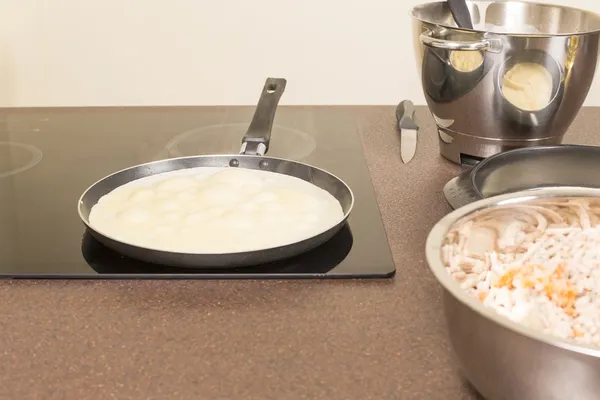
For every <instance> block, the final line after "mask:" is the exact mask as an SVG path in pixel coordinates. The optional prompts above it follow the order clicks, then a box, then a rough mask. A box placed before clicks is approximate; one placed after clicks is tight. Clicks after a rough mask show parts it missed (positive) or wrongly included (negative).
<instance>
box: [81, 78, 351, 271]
mask: <svg viewBox="0 0 600 400" xmlns="http://www.w3.org/2000/svg"><path fill="white" fill-rule="evenodd" d="M285 86H286V80H285V79H278V78H268V79H267V81H266V82H265V86H264V88H263V90H262V93H261V96H260V99H259V101H258V105H257V107H256V110H255V112H254V117H253V118H252V122H251V123H250V126H249V127H248V131H247V132H246V134H245V135H244V137H243V139H242V147H241V150H240V154H228V155H203V156H192V157H179V158H172V159H167V160H160V161H154V162H150V163H146V164H141V165H137V166H134V167H130V168H127V169H124V170H121V171H119V172H115V173H114V174H112V175H109V176H107V177H105V178H102V179H100V180H99V181H98V182H96V183H94V184H93V185H92V186H90V187H89V188H88V189H87V190H86V191H85V192H84V193H83V195H82V196H81V198H80V199H79V202H78V205H77V208H78V212H79V216H80V218H81V220H82V221H83V223H84V224H85V225H86V227H87V229H88V231H89V232H90V234H91V235H92V236H93V237H94V238H95V239H96V240H98V241H99V242H100V243H102V244H104V245H105V246H106V247H108V248H110V249H112V250H115V251H117V252H118V253H120V254H122V255H125V256H128V257H130V258H134V259H137V260H141V261H145V262H150V263H154V264H162V265H168V266H173V267H184V268H200V267H211V268H235V267H241V266H251V265H257V264H265V263H270V262H274V261H278V260H282V259H285V258H289V257H293V256H296V255H299V254H301V253H304V252H306V251H309V250H311V249H314V248H315V247H317V246H319V245H321V244H323V243H325V242H327V241H328V240H329V239H331V238H332V237H333V236H334V235H335V234H336V233H337V232H338V231H339V230H340V229H341V228H342V227H343V226H344V224H345V223H346V220H347V219H348V216H349V215H350V212H351V211H352V206H353V205H354V194H353V193H352V190H351V189H350V187H349V186H348V185H347V184H346V183H345V182H344V181H343V180H341V179H340V178H338V177H337V176H335V175H333V174H331V173H329V172H327V171H325V170H322V169H320V168H317V167H313V166H311V165H308V164H304V163H300V162H297V161H292V160H286V159H281V158H274V157H265V154H266V152H267V151H268V149H269V141H270V139H271V129H272V127H273V121H274V119H275V112H276V110H277V104H278V103H279V99H280V98H281V95H282V94H283V91H284V90H285ZM282 140H285V139H284V138H282ZM198 167H212V168H215V167H220V168H245V169H252V170H262V171H270V172H274V173H277V174H283V175H289V176H293V177H296V178H300V179H302V180H305V181H307V182H309V183H311V184H313V185H315V186H317V187H319V188H321V189H323V190H325V191H327V192H329V193H330V194H331V195H332V196H333V197H335V198H336V200H337V201H339V203H340V205H341V207H342V211H343V213H344V216H343V218H342V220H340V221H339V222H338V223H337V224H335V225H334V226H332V227H330V228H328V229H327V230H325V231H324V232H321V233H319V234H317V235H315V236H312V237H308V238H306V239H304V240H301V241H298V242H294V243H290V244H287V245H284V246H278V247H271V248H266V249H260V250H255V251H247V252H239V253H210V254H198V253H179V252H169V251H163V250H155V249H150V248H145V247H140V246H135V245H132V244H129V243H124V242H121V241H119V240H116V239H114V238H112V237H110V236H108V235H104V234H103V233H102V232H99V231H97V230H95V229H94V228H93V227H92V226H91V224H90V221H89V216H90V211H91V210H92V207H93V206H94V205H95V204H96V203H97V202H98V200H99V199H100V198H101V197H102V196H104V195H106V194H108V193H109V192H111V191H112V190H114V189H116V188H118V187H120V186H122V185H125V184H127V183H129V182H132V181H135V180H138V179H141V178H145V177H148V176H153V175H157V174H163V173H166V172H172V171H178V170H183V169H189V168H198Z"/></svg>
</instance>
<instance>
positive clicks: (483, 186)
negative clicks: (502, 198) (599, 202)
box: [470, 145, 600, 198]
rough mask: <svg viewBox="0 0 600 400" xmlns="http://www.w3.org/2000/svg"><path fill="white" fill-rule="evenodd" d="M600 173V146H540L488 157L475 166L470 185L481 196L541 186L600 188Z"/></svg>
mask: <svg viewBox="0 0 600 400" xmlns="http://www.w3.org/2000/svg"><path fill="white" fill-rule="evenodd" d="M599 174H600V147H596V146H581V145H561V146H540V147H530V148H522V149H515V150H510V151H507V152H504V153H499V154H496V155H494V156H492V157H489V158H487V159H485V160H484V161H482V162H481V163H479V164H477V165H476V166H475V167H474V168H473V169H472V170H471V173H470V186H471V187H472V188H473V190H474V191H475V193H476V194H477V195H478V196H479V197H480V198H484V197H491V196H496V195H499V194H505V193H510V192H518V191H522V190H531V189H538V188H540V187H558V186H580V187H591V188H600V180H599V179H598V176H600V175H599Z"/></svg>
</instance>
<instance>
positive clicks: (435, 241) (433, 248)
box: [425, 187, 600, 358]
mask: <svg viewBox="0 0 600 400" xmlns="http://www.w3.org/2000/svg"><path fill="white" fill-rule="evenodd" d="M558 197H600V189H594V188H583V187H569V188H565V187H560V188H556V187H555V188H550V187H548V188H543V189H539V190H536V191H535V192H533V191H521V192H515V193H509V194H504V195H500V196H494V197H490V198H487V199H482V200H479V201H476V202H474V203H471V204H468V205H466V206H464V207H461V208H459V209H458V210H455V211H453V212H451V213H450V214H448V215H446V216H445V217H444V218H442V219H441V220H440V221H439V222H438V223H437V224H436V225H435V226H434V227H433V228H432V230H431V231H430V233H429V235H428V237H427V242H426V250H425V253H426V258H427V263H428V265H429V268H430V270H431V272H432V273H433V274H434V275H435V277H436V279H437V281H438V282H439V283H440V284H441V285H442V287H443V288H444V289H445V290H446V291H447V292H448V293H449V294H450V295H451V296H452V298H453V299H455V300H456V301H458V302H460V303H461V304H462V305H464V306H466V307H468V308H469V309H471V310H472V311H474V312H475V313H477V314H479V315H480V316H482V317H484V318H486V319H488V320H490V321H492V322H493V323H494V324H496V325H499V326H501V327H503V328H505V329H507V330H510V331H512V332H515V333H517V334H519V335H522V336H524V337H527V338H529V339H532V340H535V341H538V342H541V343H544V344H547V345H550V346H553V347H558V348H561V349H564V350H568V351H572V352H577V353H580V354H585V355H588V356H593V357H596V358H600V349H599V348H597V347H593V346H587V345H583V344H579V343H575V342H573V341H570V340H563V339H561V338H557V337H555V336H551V335H548V334H544V333H542V332H539V331H536V330H533V329H530V328H528V327H526V326H523V325H521V324H518V323H516V322H513V321H511V320H509V319H508V318H506V317H503V316H501V315H499V314H497V313H496V312H495V311H493V310H491V309H489V308H487V307H485V306H483V305H482V304H481V303H480V302H479V301H478V300H477V299H474V298H473V297H471V296H470V295H469V294H468V293H467V292H466V291H465V290H463V289H462V288H461V287H460V285H459V284H458V283H457V282H456V281H455V280H454V279H453V278H452V277H451V276H450V274H448V272H447V271H446V269H445V267H444V264H443V261H442V257H441V251H442V243H443V241H444V239H445V237H446V234H447V232H448V231H449V230H450V228H451V227H452V226H453V225H454V224H455V223H456V222H458V221H459V220H461V219H462V218H464V217H466V216H468V215H470V214H472V213H474V212H476V211H479V210H482V209H486V208H490V207H494V206H499V205H506V204H518V203H523V202H527V201H530V200H533V199H538V198H558Z"/></svg>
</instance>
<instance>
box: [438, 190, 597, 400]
mask: <svg viewBox="0 0 600 400" xmlns="http://www.w3.org/2000/svg"><path fill="white" fill-rule="evenodd" d="M548 197H554V198H556V197H600V189H590V188H543V189H539V190H535V191H531V190H528V191H525V192H517V193H511V194H506V195H501V196H496V197H490V198H487V199H483V200H479V201H477V202H475V203H471V204H469V205H467V206H464V207H462V208H459V209H458V210H456V211H454V212H452V213H450V214H448V215H447V216H446V217H444V218H442V219H441V220H440V221H439V222H438V223H437V224H436V225H435V226H434V227H433V229H432V230H431V232H430V233H429V236H428V238H427V244H426V256H427V262H428V263H429V267H430V269H431V271H432V272H433V274H434V275H435V277H436V278H437V280H438V281H439V283H440V284H441V285H442V287H443V289H444V313H445V316H446V325H447V329H448V333H449V337H450V342H451V344H452V347H453V349H454V352H455V353H456V356H457V358H458V361H459V363H460V365H461V367H462V370H463V372H464V374H465V376H466V377H467V379H469V381H470V382H471V383H472V384H473V386H474V387H475V388H476V389H477V390H478V391H479V392H480V393H481V394H482V395H483V396H484V397H485V398H486V399H488V400H538V399H539V400H567V399H568V400H579V399H581V400H591V399H598V398H599V397H600V379H598V377H599V376H600V349H597V348H592V347H587V346H582V345H579V344H575V343H573V342H570V341H566V340H561V339H558V338H556V337H553V336H549V335H546V334H543V333H540V332H538V331H534V330H532V329H529V328H526V327H524V326H522V325H519V324H517V323H514V322H512V321H510V320H509V319H508V318H505V317H502V316H500V315H498V314H496V313H495V312H494V311H493V310H491V309H489V308H487V307H484V306H483V305H482V304H481V303H480V302H479V301H477V300H476V299H474V298H472V297H471V296H470V295H468V294H467V292H466V291H464V290H463V289H462V288H461V287H460V286H459V284H458V283H457V282H456V281H454V279H453V278H452V277H451V276H450V274H449V273H448V272H447V271H446V270H445V268H444V265H443V262H442V257H441V246H442V243H443V241H444V238H445V236H446V233H447V232H448V230H449V229H450V227H451V226H452V225H454V223H455V222H457V221H458V220H460V219H462V218H463V217H465V216H467V215H469V214H471V213H473V212H475V211H478V210H481V209H484V208H488V207H494V206H496V205H501V204H506V203H518V202H525V201H528V200H532V199H535V198H548ZM599 312H600V311H599Z"/></svg>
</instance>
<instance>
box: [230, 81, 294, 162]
mask: <svg viewBox="0 0 600 400" xmlns="http://www.w3.org/2000/svg"><path fill="white" fill-rule="evenodd" d="M285 84H286V80H285V79H283V78H267V81H266V82H265V86H264V87H263V90H262V93H261V95H260V99H259V100H258V105H257V106H256V110H255V111H254V117H252V122H250V126H249V127H248V132H246V134H245V135H244V138H243V139H242V149H241V150H240V154H249V155H259V156H264V155H265V153H266V152H267V151H268V150H269V141H270V140H271V129H273V121H274V120H275V112H276V111H277V104H279V99H280V98H281V95H282V94H283V91H284V90H285Z"/></svg>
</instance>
